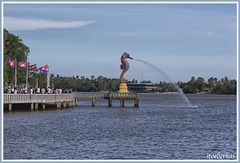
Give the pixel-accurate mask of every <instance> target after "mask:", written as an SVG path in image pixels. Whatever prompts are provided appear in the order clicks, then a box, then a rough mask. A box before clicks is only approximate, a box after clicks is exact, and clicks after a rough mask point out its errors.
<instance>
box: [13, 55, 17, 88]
mask: <svg viewBox="0 0 240 163" xmlns="http://www.w3.org/2000/svg"><path fill="white" fill-rule="evenodd" d="M14 66H15V87H17V58H15V64H14Z"/></svg>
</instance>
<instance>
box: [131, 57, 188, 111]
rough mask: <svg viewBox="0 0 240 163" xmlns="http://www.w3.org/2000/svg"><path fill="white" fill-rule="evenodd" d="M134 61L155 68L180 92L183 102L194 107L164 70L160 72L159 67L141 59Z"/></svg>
mask: <svg viewBox="0 0 240 163" xmlns="http://www.w3.org/2000/svg"><path fill="white" fill-rule="evenodd" d="M133 60H136V61H139V62H142V63H144V64H146V65H148V66H150V67H152V68H154V69H155V70H157V71H158V72H160V73H161V74H163V75H164V76H165V77H166V78H167V79H168V81H170V82H171V83H172V84H173V85H174V87H175V88H176V89H177V90H178V92H179V93H180V95H181V96H182V97H183V100H184V101H185V102H186V104H187V105H188V106H190V107H192V105H191V103H190V101H189V100H188V98H187V97H186V96H185V95H184V94H183V91H182V89H181V88H179V86H177V84H176V83H175V82H174V81H173V80H172V79H171V78H170V77H169V76H168V75H167V74H165V73H164V72H163V71H162V70H160V69H159V68H158V67H156V66H154V65H153V64H150V63H148V62H146V61H143V60H141V59H133Z"/></svg>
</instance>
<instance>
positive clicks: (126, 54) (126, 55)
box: [123, 52, 133, 59]
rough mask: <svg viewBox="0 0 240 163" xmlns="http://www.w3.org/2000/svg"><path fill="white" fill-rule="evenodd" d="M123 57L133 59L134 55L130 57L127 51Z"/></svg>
mask: <svg viewBox="0 0 240 163" xmlns="http://www.w3.org/2000/svg"><path fill="white" fill-rule="evenodd" d="M123 57H124V58H129V59H133V58H132V57H130V55H129V54H128V53H126V52H124V53H123Z"/></svg>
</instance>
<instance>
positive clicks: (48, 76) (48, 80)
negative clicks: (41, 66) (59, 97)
mask: <svg viewBox="0 0 240 163" xmlns="http://www.w3.org/2000/svg"><path fill="white" fill-rule="evenodd" d="M47 67H48V65H47ZM48 87H50V71H49V67H48V72H47V88H48Z"/></svg>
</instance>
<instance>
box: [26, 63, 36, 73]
mask: <svg viewBox="0 0 240 163" xmlns="http://www.w3.org/2000/svg"><path fill="white" fill-rule="evenodd" d="M36 69H37V64H34V65H29V67H28V70H30V71H36Z"/></svg>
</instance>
